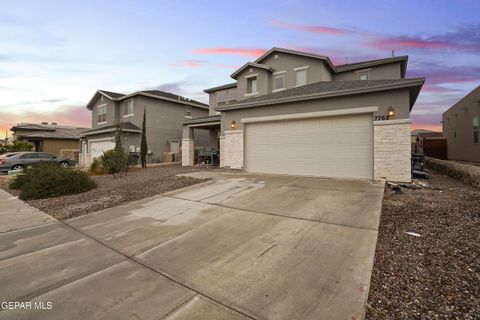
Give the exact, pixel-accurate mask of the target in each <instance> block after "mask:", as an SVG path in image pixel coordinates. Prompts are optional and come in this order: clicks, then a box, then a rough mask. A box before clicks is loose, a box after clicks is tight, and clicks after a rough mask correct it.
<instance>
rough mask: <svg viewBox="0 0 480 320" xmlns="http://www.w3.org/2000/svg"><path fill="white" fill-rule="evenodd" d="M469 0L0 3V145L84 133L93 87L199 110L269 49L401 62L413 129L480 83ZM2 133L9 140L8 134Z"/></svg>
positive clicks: (432, 125)
mask: <svg viewBox="0 0 480 320" xmlns="http://www.w3.org/2000/svg"><path fill="white" fill-rule="evenodd" d="M479 12H480V1H478V0H458V1H442V0H436V1H385V0H383V1H342V0H336V1H303V0H300V1H293V0H285V1H282V0H276V1H262V0H257V1H245V0H244V1H225V0H224V1H98V0H97V1H23V0H17V1H2V2H1V10H0V97H1V99H0V138H3V137H4V135H5V133H4V132H5V131H6V130H7V129H9V128H10V127H11V126H12V125H14V124H16V123H19V122H37V123H38V122H41V121H49V122H51V121H55V122H58V123H61V124H69V125H79V126H85V127H89V126H90V114H89V112H88V111H87V110H86V108H85V105H86V103H87V102H88V101H89V99H90V98H91V97H92V95H93V94H94V93H95V91H96V90H97V89H105V90H110V91H116V92H122V93H129V92H132V91H136V90H142V89H153V88H156V89H160V90H165V91H170V92H173V93H177V94H181V95H184V96H187V97H190V98H193V99H198V100H201V101H205V102H206V101H207V95H206V94H205V93H203V89H205V88H209V87H212V86H216V85H221V84H224V83H228V82H232V81H233V80H232V79H231V78H230V77H229V75H230V74H231V73H232V72H233V71H234V70H235V68H237V67H239V66H241V65H242V64H244V63H245V62H247V61H251V60H254V59H255V58H256V57H258V56H259V55H261V54H262V53H263V52H264V51H266V50H268V49H270V48H271V47H273V46H277V47H285V48H291V49H296V50H305V51H311V52H315V53H319V54H323V55H328V56H330V58H331V59H332V60H333V61H334V63H337V64H343V63H345V60H346V57H348V61H349V62H356V61H360V60H364V59H377V58H385V57H389V56H391V51H392V50H395V54H396V55H408V56H409V65H408V71H407V77H426V78H427V81H426V85H425V86H424V88H423V90H422V92H421V93H420V97H419V99H418V100H417V103H416V105H415V106H414V109H413V112H412V120H413V121H414V128H427V129H434V130H441V125H440V119H441V113H442V112H443V111H444V110H446V109H447V108H448V107H449V106H451V105H452V104H454V103H455V102H456V101H458V100H459V99H460V98H461V97H462V96H464V95H465V94H467V93H468V92H469V91H471V90H472V89H473V88H475V87H476V86H478V85H479V84H480V63H479V62H480V23H479V21H480V19H479ZM9 134H10V133H9Z"/></svg>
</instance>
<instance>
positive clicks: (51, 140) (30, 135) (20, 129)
mask: <svg viewBox="0 0 480 320" xmlns="http://www.w3.org/2000/svg"><path fill="white" fill-rule="evenodd" d="M10 130H11V131H13V140H26V141H28V142H30V143H32V144H33V149H32V150H34V151H37V152H46V153H50V154H52V155H55V156H61V155H62V156H64V155H66V156H69V157H70V158H72V160H75V159H73V158H74V157H75V155H77V156H78V152H79V149H80V148H79V143H78V140H79V139H80V135H81V134H82V133H83V132H84V131H86V130H88V128H80V127H73V126H64V125H59V124H57V123H56V122H52V123H48V122H42V123H40V124H36V123H19V124H17V125H16V126H13V127H12V128H11V129H10Z"/></svg>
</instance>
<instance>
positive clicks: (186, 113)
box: [185, 106, 192, 119]
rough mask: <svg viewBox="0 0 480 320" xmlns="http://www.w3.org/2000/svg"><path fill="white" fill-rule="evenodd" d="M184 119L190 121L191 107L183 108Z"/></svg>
mask: <svg viewBox="0 0 480 320" xmlns="http://www.w3.org/2000/svg"><path fill="white" fill-rule="evenodd" d="M185 118H187V119H192V107H188V106H187V107H186V108H185Z"/></svg>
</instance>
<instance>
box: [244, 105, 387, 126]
mask: <svg viewBox="0 0 480 320" xmlns="http://www.w3.org/2000/svg"><path fill="white" fill-rule="evenodd" d="M377 111H378V107H362V108H351V109H340V110H327V111H317V112H304V113H292V114H282V115H276V116H266V117H253V118H242V119H241V120H240V121H241V122H242V123H255V122H267V121H281V120H292V119H308V118H321V117H333V116H342V115H354V114H364V113H374V112H377Z"/></svg>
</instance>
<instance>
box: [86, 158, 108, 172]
mask: <svg viewBox="0 0 480 320" xmlns="http://www.w3.org/2000/svg"><path fill="white" fill-rule="evenodd" d="M88 172H89V173H90V174H103V173H105V172H104V170H103V167H102V163H101V161H100V159H98V158H94V159H93V161H92V163H91V164H90V168H89V169H88Z"/></svg>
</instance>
